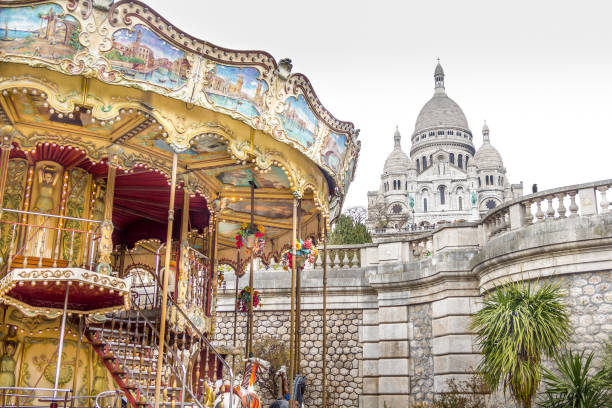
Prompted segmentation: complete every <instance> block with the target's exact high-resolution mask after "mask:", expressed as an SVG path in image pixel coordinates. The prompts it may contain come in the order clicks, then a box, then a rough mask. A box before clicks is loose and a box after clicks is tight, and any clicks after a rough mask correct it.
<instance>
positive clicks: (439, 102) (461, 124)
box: [414, 63, 469, 134]
mask: <svg viewBox="0 0 612 408" xmlns="http://www.w3.org/2000/svg"><path fill="white" fill-rule="evenodd" d="M434 79H435V85H436V87H435V93H434V96H433V97H432V98H431V99H430V100H429V101H427V103H426V104H425V106H423V108H422V109H421V112H420V113H419V116H418V117H417V120H416V123H415V125H414V133H415V134H418V133H420V132H422V131H423V130H426V129H429V128H433V127H445V128H460V129H465V130H469V126H468V122H467V119H466V118H465V114H464V113H463V110H462V109H461V108H460V107H459V105H457V103H456V102H455V101H453V100H452V99H451V98H449V97H448V95H446V91H445V90H444V70H443V69H442V65H440V63H438V65H437V66H436V70H435V72H434Z"/></svg>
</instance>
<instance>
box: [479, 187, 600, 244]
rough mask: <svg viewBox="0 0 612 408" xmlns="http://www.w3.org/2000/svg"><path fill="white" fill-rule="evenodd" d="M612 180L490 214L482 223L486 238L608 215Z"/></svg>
mask: <svg viewBox="0 0 612 408" xmlns="http://www.w3.org/2000/svg"><path fill="white" fill-rule="evenodd" d="M610 188H612V179H608V180H601V181H596V182H592V183H585V184H576V185H572V186H567V187H560V188H555V189H551V190H546V191H542V192H539V193H535V194H530V195H528V196H525V197H520V198H517V199H515V200H512V201H510V202H507V203H504V204H503V205H501V206H500V207H497V208H495V209H493V210H491V211H489V212H488V213H487V214H486V215H485V217H484V218H483V220H482V223H483V225H484V226H485V230H486V236H487V238H492V237H494V236H496V235H498V234H501V233H503V232H505V231H509V230H516V229H518V228H522V227H525V226H528V225H531V224H536V223H540V222H547V221H551V220H555V219H563V218H567V217H579V216H589V215H594V214H598V213H599V214H606V213H607V212H608V211H609V210H608V207H609V205H610V203H609V202H608V198H607V191H608V189H610Z"/></svg>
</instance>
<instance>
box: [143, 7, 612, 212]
mask: <svg viewBox="0 0 612 408" xmlns="http://www.w3.org/2000/svg"><path fill="white" fill-rule="evenodd" d="M144 1H146V2H147V4H149V5H150V6H151V7H153V8H154V9H155V10H157V11H158V12H160V13H161V14H162V15H164V16H165V17H166V18H167V19H168V20H170V21H171V22H172V23H173V24H174V25H175V26H177V27H179V28H181V29H183V30H184V31H186V32H188V33H190V34H192V35H195V36H197V37H199V38H201V39H204V40H208V41H210V42H212V43H215V44H217V45H220V46H224V47H228V48H234V49H261V50H265V51H268V52H269V53H271V54H272V55H273V56H274V57H275V58H276V60H277V61H278V60H279V59H281V58H284V57H289V58H291V59H292V60H293V66H294V68H293V71H294V72H302V73H304V74H306V75H307V76H308V78H309V79H310V81H311V82H312V84H313V86H314V89H315V91H316V92H317V94H318V96H319V98H320V99H321V101H322V102H323V104H324V105H325V106H326V107H327V108H328V109H329V110H330V111H331V112H332V113H333V114H334V115H335V116H336V117H337V118H338V119H341V120H348V121H352V122H353V123H355V125H356V126H357V127H358V128H360V129H361V135H360V138H359V139H360V140H361V143H362V149H361V157H360V159H359V162H358V166H357V173H356V176H355V180H354V181H353V184H352V185H351V187H350V189H349V194H348V197H347V200H346V202H345V206H344V208H347V207H350V206H354V205H364V206H365V205H366V193H367V191H368V190H376V189H378V187H379V183H380V174H381V172H382V168H383V164H384V161H385V159H386V157H387V155H388V154H389V153H390V152H391V150H392V148H393V132H394V130H395V126H396V125H398V126H399V129H400V132H401V133H402V147H403V149H404V151H405V152H407V153H408V152H409V150H410V136H411V134H412V132H413V131H414V122H415V120H416V117H417V115H418V113H419V111H420V109H421V107H422V106H423V105H424V104H425V102H427V100H429V98H430V97H431V96H432V95H433V87H434V82H433V71H434V67H435V63H436V58H437V57H440V61H441V63H442V65H443V67H444V70H445V73H446V91H447V93H448V95H449V96H450V97H451V98H453V99H454V100H455V101H456V102H457V103H458V104H459V106H461V107H462V108H463V111H464V112H465V114H466V116H467V119H468V123H469V125H470V128H471V130H472V132H473V134H474V136H475V137H474V142H475V144H476V148H478V147H479V146H480V145H481V143H482V135H481V129H482V125H483V120H484V119H486V120H487V123H488V124H489V127H490V129H491V143H492V144H493V145H494V146H495V147H496V148H497V149H498V150H499V152H500V153H501V155H502V158H503V160H504V165H505V167H506V168H507V170H508V177H509V180H510V182H512V183H518V182H519V181H521V180H522V181H523V182H524V184H525V191H526V192H527V193H530V192H531V185H532V184H533V183H538V186H539V190H544V189H548V188H554V187H560V186H564V185H569V184H574V183H582V182H588V181H595V180H600V179H605V178H610V177H612V171H611V165H610V151H611V148H612V138H611V134H612V133H611V132H612V126H611V124H610V117H611V115H612V98H611V94H612V27H611V23H610V16H611V15H612V1H609V0H607V1H606V0H601V1H588V0H583V1H566V0H554V1H548V0H547V1H543V0H539V1H533V0H529V1H524V0H514V1H509V2H508V1H507V2H501V1H492V0H487V1H472V0H462V1H446V0H438V1H435V2H434V1H389V0H378V1H361V0H353V1H341V0H326V1H320V0H310V1H286V0H285V1H280V0H279V1H266V0H259V1H252V0H251V1H238V0H233V1H208V0H180V1H179V0H174V1H168V0H144ZM608 197H610V194H609V195H608Z"/></svg>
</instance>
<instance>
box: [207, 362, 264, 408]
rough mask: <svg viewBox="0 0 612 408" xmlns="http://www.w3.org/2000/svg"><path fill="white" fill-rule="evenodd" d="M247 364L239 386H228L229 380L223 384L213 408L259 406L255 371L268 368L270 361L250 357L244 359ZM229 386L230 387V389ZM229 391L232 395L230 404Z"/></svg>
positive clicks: (255, 407) (248, 407)
mask: <svg viewBox="0 0 612 408" xmlns="http://www.w3.org/2000/svg"><path fill="white" fill-rule="evenodd" d="M246 362H247V364H246V367H245V369H244V376H243V377H242V384H240V386H239V387H233V388H232V387H230V386H229V382H226V383H225V384H223V388H222V389H221V390H220V392H219V394H218V397H217V399H216V400H215V404H214V408H260V407H261V401H260V399H259V396H258V395H257V394H256V393H255V383H256V380H257V372H258V371H259V369H260V368H262V367H263V368H265V369H267V368H269V367H270V363H268V362H267V361H265V360H262V359H259V358H255V357H250V358H249V359H248V360H246ZM230 388H231V389H230ZM230 392H232V393H233V395H232V404H231V405H230Z"/></svg>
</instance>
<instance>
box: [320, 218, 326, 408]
mask: <svg viewBox="0 0 612 408" xmlns="http://www.w3.org/2000/svg"><path fill="white" fill-rule="evenodd" d="M322 358H323V380H322V389H323V404H322V405H321V408H327V389H326V387H327V220H326V219H325V218H324V219H323V357H322Z"/></svg>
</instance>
